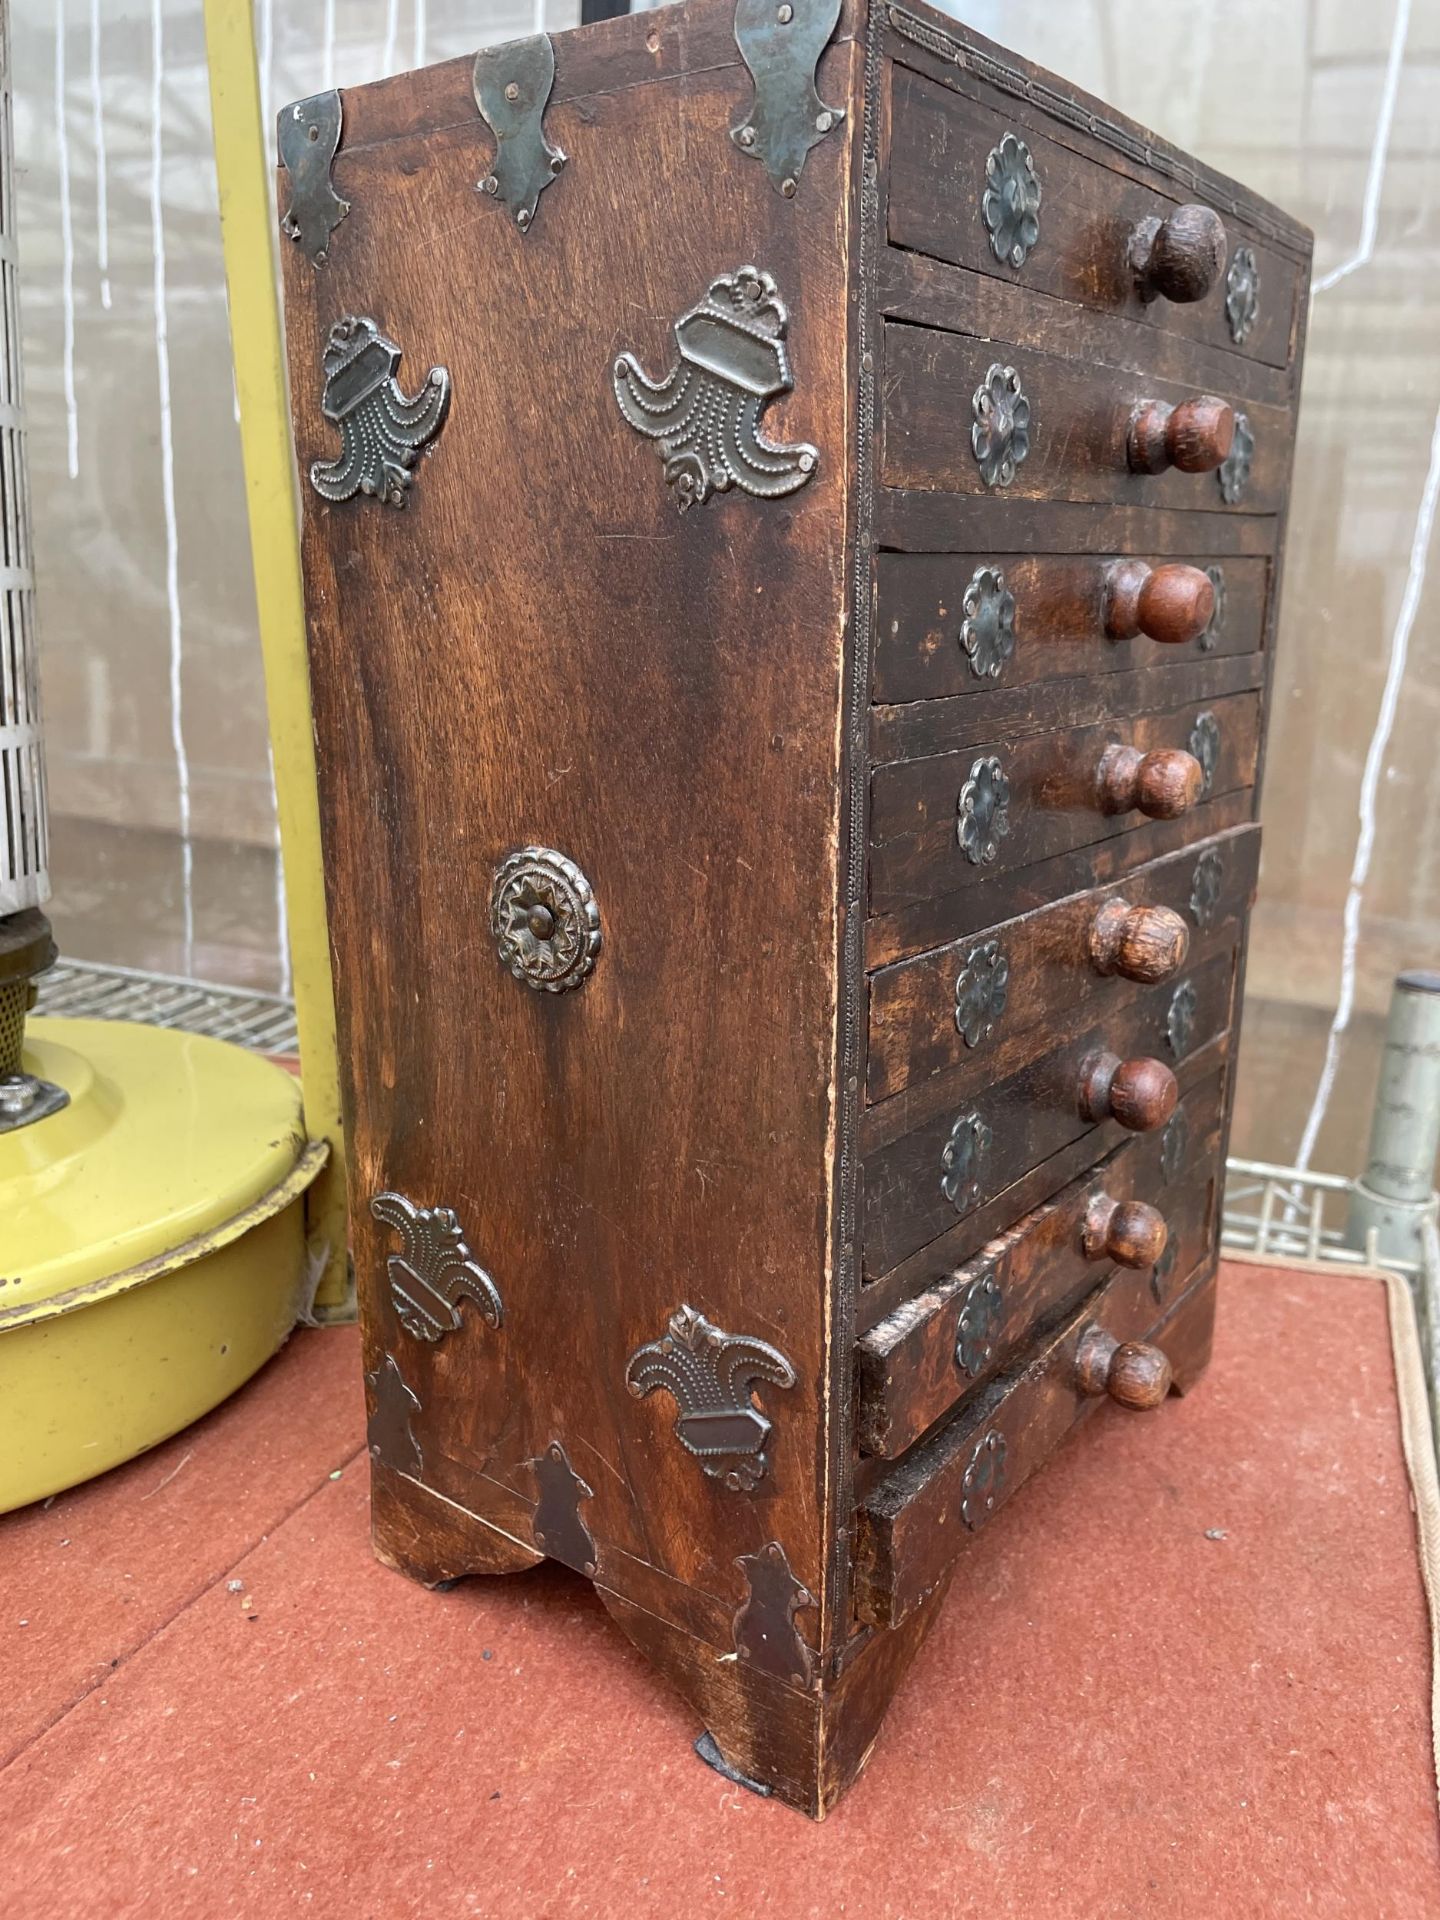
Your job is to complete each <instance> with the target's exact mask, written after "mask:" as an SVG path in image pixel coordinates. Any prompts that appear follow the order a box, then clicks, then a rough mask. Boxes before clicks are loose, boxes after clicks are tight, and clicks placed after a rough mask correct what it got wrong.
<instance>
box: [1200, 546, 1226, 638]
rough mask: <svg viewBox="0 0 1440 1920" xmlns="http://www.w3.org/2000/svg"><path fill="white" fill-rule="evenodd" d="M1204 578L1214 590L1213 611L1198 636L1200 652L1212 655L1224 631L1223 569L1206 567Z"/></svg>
mask: <svg viewBox="0 0 1440 1920" xmlns="http://www.w3.org/2000/svg"><path fill="white" fill-rule="evenodd" d="M1205 578H1206V579H1207V580H1208V581H1209V582H1210V585H1211V586H1212V587H1213V588H1214V590H1215V611H1214V612H1213V613H1212V614H1211V616H1210V624H1209V626H1208V627H1206V629H1205V631H1204V633H1202V634H1201V636H1200V651H1201V652H1202V653H1213V652H1214V651H1215V647H1216V644H1217V642H1218V641H1219V639H1220V636H1221V634H1222V633H1224V631H1225V570H1224V568H1223V567H1214V566H1211V567H1206V569H1205Z"/></svg>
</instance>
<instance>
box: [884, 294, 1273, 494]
mask: <svg viewBox="0 0 1440 1920" xmlns="http://www.w3.org/2000/svg"><path fill="white" fill-rule="evenodd" d="M883 352H884V379H883V380H882V381H881V382H880V385H879V399H880V469H879V472H880V481H881V484H882V485H884V486H887V487H915V488H943V489H945V490H946V491H948V492H953V493H964V494H974V495H979V496H981V497H987V496H993V497H997V498H1004V499H1007V500H1072V501H1082V502H1083V501H1089V502H1103V501H1114V502H1118V503H1121V504H1126V503H1134V504H1136V505H1142V506H1171V507H1193V508H1197V509H1200V510H1202V511H1204V512H1233V513H1276V512H1278V511H1279V509H1280V506H1281V504H1282V502H1283V501H1284V498H1285V492H1286V486H1287V483H1288V479H1289V474H1290V439H1291V433H1292V416H1291V414H1290V413H1289V411H1288V410H1287V409H1286V408H1284V407H1281V406H1275V405H1272V404H1267V403H1262V402H1261V401H1258V400H1246V401H1244V402H1243V404H1241V403H1240V402H1238V401H1237V402H1236V403H1235V412H1236V427H1235V444H1236V447H1240V446H1241V445H1242V443H1244V445H1245V446H1246V447H1248V452H1246V453H1237V452H1232V453H1231V455H1230V458H1229V460H1228V461H1227V463H1226V464H1225V465H1224V466H1223V467H1220V468H1218V470H1217V469H1215V468H1214V467H1211V468H1207V469H1205V470H1203V471H1199V472H1194V471H1181V470H1180V468H1179V467H1176V466H1170V467H1168V468H1166V469H1165V470H1164V471H1160V472H1152V471H1147V472H1139V471H1136V470H1134V468H1133V467H1132V464H1131V460H1132V454H1131V446H1132V438H1131V436H1132V424H1133V422H1134V420H1135V417H1136V415H1137V413H1138V412H1139V411H1140V410H1142V409H1144V408H1146V407H1162V408H1163V407H1168V408H1180V407H1183V406H1185V405H1186V403H1188V402H1191V401H1194V400H1196V399H1198V398H1200V397H1202V395H1203V394H1204V392H1205V389H1203V388H1200V387H1197V386H1192V385H1181V384H1179V383H1178V382H1176V381H1173V380H1162V379H1159V378H1155V377H1151V376H1149V375H1146V374H1138V373H1134V372H1130V371H1127V370H1122V369H1120V368H1116V367H1112V366H1107V365H1105V364H1104V363H1103V362H1100V361H1097V360H1093V359H1088V358H1087V359H1084V360H1079V359H1076V360H1072V359H1067V358H1065V357H1063V356H1061V355H1059V354H1055V353H1043V352H1040V351H1038V350H1037V349H1035V348H1032V347H1021V346H1015V345H1013V344H1011V343H1009V342H1007V341H1006V340H1005V339H1004V338H1003V337H1002V338H991V337H989V336H986V337H983V338H972V337H971V336H970V335H969V334H967V333H963V332H953V333H952V332H943V331H941V330H940V329H938V328H935V327H920V326H914V325H911V324H909V323H907V322H903V321H898V320H889V321H887V322H886V323H885V327H884V336H883ZM992 370H998V371H997V372H996V374H995V377H994V381H993V382H992ZM992 387H993V397H994V398H995V399H996V400H998V401H999V402H1000V412H999V416H998V418H999V419H1000V420H1001V421H1002V422H1008V420H1009V418H1010V415H1011V413H1012V411H1013V410H1014V408H1015V407H1016V406H1017V405H1018V400H1019V399H1023V400H1024V402H1025V411H1026V415H1027V420H1026V425H1025V432H1024V440H1023V455H1022V450H1021V448H1022V442H1021V437H1020V436H1019V434H1018V433H1012V432H1009V431H1008V430H1005V429H1004V428H1003V426H1002V428H1001V429H1000V430H998V431H997V430H991V431H990V432H989V433H988V435H987V432H986V428H985V424H984V412H985V409H984V406H983V404H982V401H981V395H982V393H984V392H986V391H987V389H990V388H992ZM1002 390H1003V391H1002ZM1215 397H1216V398H1217V399H1219V400H1222V401H1230V400H1231V399H1232V397H1233V396H1232V395H1230V394H1225V393H1221V394H1218V395H1216V396H1215ZM1242 415H1243V422H1242V418H1241V416H1242ZM977 435H978V436H979V437H978V439H977ZM1007 447H1008V449H1009V452H1010V456H1011V458H1012V460H1013V461H1014V466H1013V472H1010V477H1008V478H1006V477H1005V473H1006V472H1007V471H1009V469H1006V468H1004V467H999V468H997V467H995V466H994V465H991V464H987V462H992V461H993V462H998V461H1000V460H1001V457H1002V455H1003V454H1004V452H1005V450H1006V449H1007ZM1242 469H1243V473H1242ZM987 476H988V477H987Z"/></svg>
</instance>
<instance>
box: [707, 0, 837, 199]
mask: <svg viewBox="0 0 1440 1920" xmlns="http://www.w3.org/2000/svg"><path fill="white" fill-rule="evenodd" d="M839 18H840V0H736V6H735V44H736V46H737V47H738V48H739V49H740V57H741V59H742V60H743V61H744V62H745V64H746V66H747V67H748V68H749V69H750V77H751V79H752V80H753V81H754V83H755V98H754V100H753V101H752V102H751V103H750V111H749V113H748V114H746V116H745V118H744V119H743V120H742V121H741V122H740V124H739V126H737V127H732V128H731V129H730V138H731V139H732V140H733V141H734V142H735V144H736V146H737V147H739V149H740V151H741V152H742V153H748V154H749V155H751V157H752V158H753V159H756V160H759V161H760V162H761V163H762V164H763V166H764V168H765V171H766V172H767V173H768V174H769V176H770V178H771V179H772V180H773V181H774V183H775V185H776V186H777V187H778V188H779V190H780V192H781V193H783V194H784V195H785V197H786V199H787V200H788V199H790V198H791V197H792V195H793V194H794V192H795V189H796V186H797V185H798V184H799V180H800V174H801V171H802V170H803V168H804V165H805V160H806V156H807V155H808V154H809V152H810V149H811V148H812V147H813V146H815V145H816V144H817V143H818V142H819V141H821V140H823V139H824V138H825V136H826V134H827V133H830V132H831V131H833V129H834V128H836V127H838V126H839V124H840V122H841V121H842V120H843V119H844V118H845V109H844V108H843V107H828V106H826V104H825V102H824V101H823V100H822V99H821V98H820V95H819V94H818V92H817V91H816V89H815V74H816V69H817V67H818V66H819V64H820V56H821V55H822V54H823V53H824V51H825V49H826V47H827V46H828V45H829V44H830V36H831V35H832V34H833V33H834V31H835V27H836V23H837V22H838V21H839Z"/></svg>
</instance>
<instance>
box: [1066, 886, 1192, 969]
mask: <svg viewBox="0 0 1440 1920" xmlns="http://www.w3.org/2000/svg"><path fill="white" fill-rule="evenodd" d="M1189 951H1190V929H1189V927H1187V926H1186V924H1185V922H1184V921H1183V920H1182V919H1181V917H1180V915H1179V914H1178V913H1176V912H1174V911H1173V909H1172V908H1170V907H1132V906H1131V905H1130V903H1129V901H1128V900H1107V901H1106V902H1105V904H1104V906H1103V907H1101V909H1100V911H1099V912H1098V913H1097V914H1096V916H1095V918H1094V919H1093V920H1092V921H1091V922H1090V960H1091V964H1092V965H1093V966H1094V968H1095V971H1096V972H1097V973H1103V974H1106V975H1109V974H1112V973H1118V974H1120V975H1121V976H1122V977H1123V978H1124V979H1126V980H1139V981H1142V982H1144V983H1145V984H1146V985H1153V984H1154V983H1155V981H1157V980H1168V979H1169V978H1170V976H1171V975H1172V974H1175V973H1178V972H1179V971H1180V969H1181V967H1183V966H1184V964H1185V958H1186V955H1187V954H1188V953H1189Z"/></svg>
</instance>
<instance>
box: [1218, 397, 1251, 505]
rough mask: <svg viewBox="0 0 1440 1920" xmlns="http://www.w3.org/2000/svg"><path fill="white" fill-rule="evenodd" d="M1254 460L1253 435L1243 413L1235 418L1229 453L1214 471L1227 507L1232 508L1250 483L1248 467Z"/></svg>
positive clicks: (1221, 496) (1246, 417) (1247, 418)
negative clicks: (1233, 436) (1233, 435)
mask: <svg viewBox="0 0 1440 1920" xmlns="http://www.w3.org/2000/svg"><path fill="white" fill-rule="evenodd" d="M1254 458H1255V433H1254V430H1253V428H1252V427H1251V425H1250V421H1249V417H1248V416H1247V415H1246V414H1243V413H1237V414H1236V416H1235V438H1234V439H1233V440H1232V441H1231V442H1230V451H1229V453H1228V454H1227V455H1226V457H1225V459H1224V460H1223V461H1222V462H1221V464H1220V465H1219V466H1218V467H1217V468H1216V469H1215V477H1216V479H1217V480H1218V481H1219V482H1220V498H1221V499H1222V500H1223V501H1224V502H1225V504H1226V506H1227V507H1233V506H1234V505H1235V502H1236V501H1237V500H1238V499H1239V498H1240V496H1241V495H1242V494H1243V493H1244V491H1245V489H1246V487H1247V486H1248V485H1249V483H1250V466H1251V462H1252V461H1253V460H1254Z"/></svg>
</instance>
